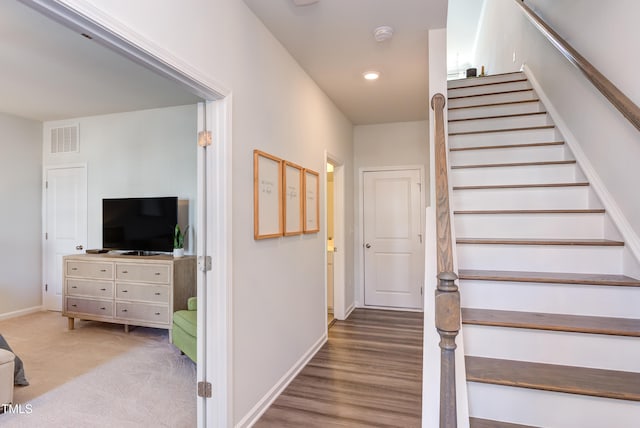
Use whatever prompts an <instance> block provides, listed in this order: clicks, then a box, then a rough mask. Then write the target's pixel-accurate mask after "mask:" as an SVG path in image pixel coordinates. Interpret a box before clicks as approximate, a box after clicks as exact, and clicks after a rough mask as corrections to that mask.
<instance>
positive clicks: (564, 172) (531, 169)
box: [450, 164, 576, 186]
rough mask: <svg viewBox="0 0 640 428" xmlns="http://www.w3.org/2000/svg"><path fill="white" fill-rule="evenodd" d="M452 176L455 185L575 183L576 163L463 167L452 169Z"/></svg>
mask: <svg viewBox="0 0 640 428" xmlns="http://www.w3.org/2000/svg"><path fill="white" fill-rule="evenodd" d="M450 177H451V178H450V180H451V183H452V185H453V186H483V185H492V184H547V183H573V182H575V178H576V165H575V164H562V165H539V166H508V167H496V168H462V169H454V170H451V176H450Z"/></svg>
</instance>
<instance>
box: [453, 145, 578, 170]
mask: <svg viewBox="0 0 640 428" xmlns="http://www.w3.org/2000/svg"><path fill="white" fill-rule="evenodd" d="M565 159H567V156H566V150H565V148H564V146H539V147H522V148H508V149H482V150H459V151H458V150H454V151H451V152H449V163H450V164H451V165H454V166H455V165H479V164H493V163H514V162H545V161H559V160H565Z"/></svg>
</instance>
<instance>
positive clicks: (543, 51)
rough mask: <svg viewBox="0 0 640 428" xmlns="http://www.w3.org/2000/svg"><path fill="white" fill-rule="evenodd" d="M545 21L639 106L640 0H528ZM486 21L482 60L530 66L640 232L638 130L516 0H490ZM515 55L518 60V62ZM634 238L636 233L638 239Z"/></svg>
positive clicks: (494, 65) (499, 68)
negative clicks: (634, 45)
mask: <svg viewBox="0 0 640 428" xmlns="http://www.w3.org/2000/svg"><path fill="white" fill-rule="evenodd" d="M527 4H529V5H532V6H533V7H534V8H536V9H537V10H538V13H539V14H540V15H541V16H542V18H543V19H545V20H546V21H548V22H549V23H550V24H551V25H552V26H553V27H554V29H555V30H556V31H557V32H558V33H559V34H560V35H561V36H562V37H564V38H565V39H566V40H567V41H568V42H569V43H571V44H572V45H573V46H574V48H576V49H577V50H578V51H580V52H581V53H582V55H584V56H585V57H586V58H587V60H589V61H590V62H591V63H592V64H593V65H594V66H595V67H597V68H598V69H600V71H601V72H602V73H603V74H604V75H605V76H607V77H608V78H609V79H610V80H611V81H612V82H613V83H614V84H616V85H617V86H618V87H619V88H620V89H621V90H622V91H623V92H625V93H626V94H627V96H629V97H630V98H631V99H632V100H633V101H634V102H635V103H636V104H640V85H638V83H637V77H636V76H635V74H636V73H635V72H636V70H637V69H638V66H640V51H638V49H633V48H630V46H631V45H630V43H632V42H631V41H633V40H639V39H640V26H638V22H637V17H638V16H640V3H639V2H636V1H632V0H620V1H616V2H601V1H596V0H580V1H576V0H552V1H551V0H529V1H528V2H527ZM484 19H485V20H484V22H483V23H482V24H481V25H482V26H481V30H480V41H479V45H478V51H477V58H476V61H477V62H478V63H486V64H487V65H488V71H489V73H501V72H507V71H514V70H517V69H519V68H520V66H521V64H522V63H526V65H527V67H528V68H529V69H530V70H531V72H532V74H533V75H534V76H535V77H536V79H537V80H538V81H539V83H540V85H541V86H542V89H543V91H544V92H545V93H546V94H547V96H548V97H549V98H550V100H551V103H552V105H553V106H554V107H555V109H556V110H557V111H558V113H559V114H560V116H561V118H562V120H563V121H564V122H565V123H566V124H567V126H568V127H569V128H570V130H571V133H572V134H573V135H574V136H575V137H576V139H577V141H578V142H579V144H580V147H581V149H582V151H584V153H585V155H586V156H587V158H588V160H589V162H590V163H591V164H592V166H593V167H594V169H595V171H596V173H597V175H598V176H599V177H600V179H601V180H602V182H603V183H604V185H605V187H606V188H607V190H608V191H609V193H610V194H611V196H612V197H613V199H614V200H615V203H616V204H617V205H618V207H619V208H620V210H621V212H622V213H623V215H624V217H625V218H626V221H628V223H629V224H630V227H631V228H632V229H633V233H635V237H637V236H638V235H640V198H638V197H637V184H638V183H640V168H638V166H637V164H638V159H640V142H639V141H640V140H639V138H638V137H639V134H638V131H637V130H636V129H635V128H634V127H633V126H632V125H630V124H629V123H628V121H627V120H626V119H625V118H624V117H623V116H622V115H621V114H620V113H619V112H618V111H617V110H616V109H615V108H614V107H613V106H612V105H611V104H610V103H609V102H608V101H606V100H605V98H604V97H603V96H602V95H601V94H600V93H599V92H598V91H597V90H596V89H595V88H594V87H593V85H592V84H591V83H590V82H588V81H587V80H586V78H584V77H583V76H582V74H581V73H580V72H579V71H577V69H575V68H574V67H573V66H571V65H570V64H569V62H568V61H567V60H566V59H565V58H564V57H562V56H561V55H560V54H559V53H558V52H557V50H556V49H555V48H553V47H552V45H551V44H550V43H549V42H548V41H547V40H546V39H544V38H543V36H542V35H541V34H540V33H539V32H538V31H537V30H536V29H535V28H534V27H533V26H532V25H531V24H530V23H529V21H528V20H526V18H524V15H523V13H522V12H521V11H520V8H519V7H518V6H517V5H516V4H515V3H514V2H513V1H511V0H493V1H491V2H487V6H486V10H485V15H484ZM513 52H515V53H516V61H515V63H514V62H513V61H512V55H513ZM634 239H635V238H634Z"/></svg>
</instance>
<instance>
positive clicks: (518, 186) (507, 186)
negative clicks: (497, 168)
mask: <svg viewBox="0 0 640 428" xmlns="http://www.w3.org/2000/svg"><path fill="white" fill-rule="evenodd" d="M586 186H589V183H588V182H586V181H580V182H577V183H539V184H490V185H484V186H453V190H493V189H535V188H539V187H586Z"/></svg>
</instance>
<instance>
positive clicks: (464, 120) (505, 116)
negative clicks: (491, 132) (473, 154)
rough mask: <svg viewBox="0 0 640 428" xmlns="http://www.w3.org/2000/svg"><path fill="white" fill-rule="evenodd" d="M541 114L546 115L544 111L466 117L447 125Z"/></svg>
mask: <svg viewBox="0 0 640 428" xmlns="http://www.w3.org/2000/svg"><path fill="white" fill-rule="evenodd" d="M541 114H547V112H546V111H534V112H531V113H517V114H501V115H497V116H481V117H466V118H464V119H449V121H448V122H449V123H452V122H467V121H469V120H488V119H504V118H507V117H522V116H536V115H541Z"/></svg>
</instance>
